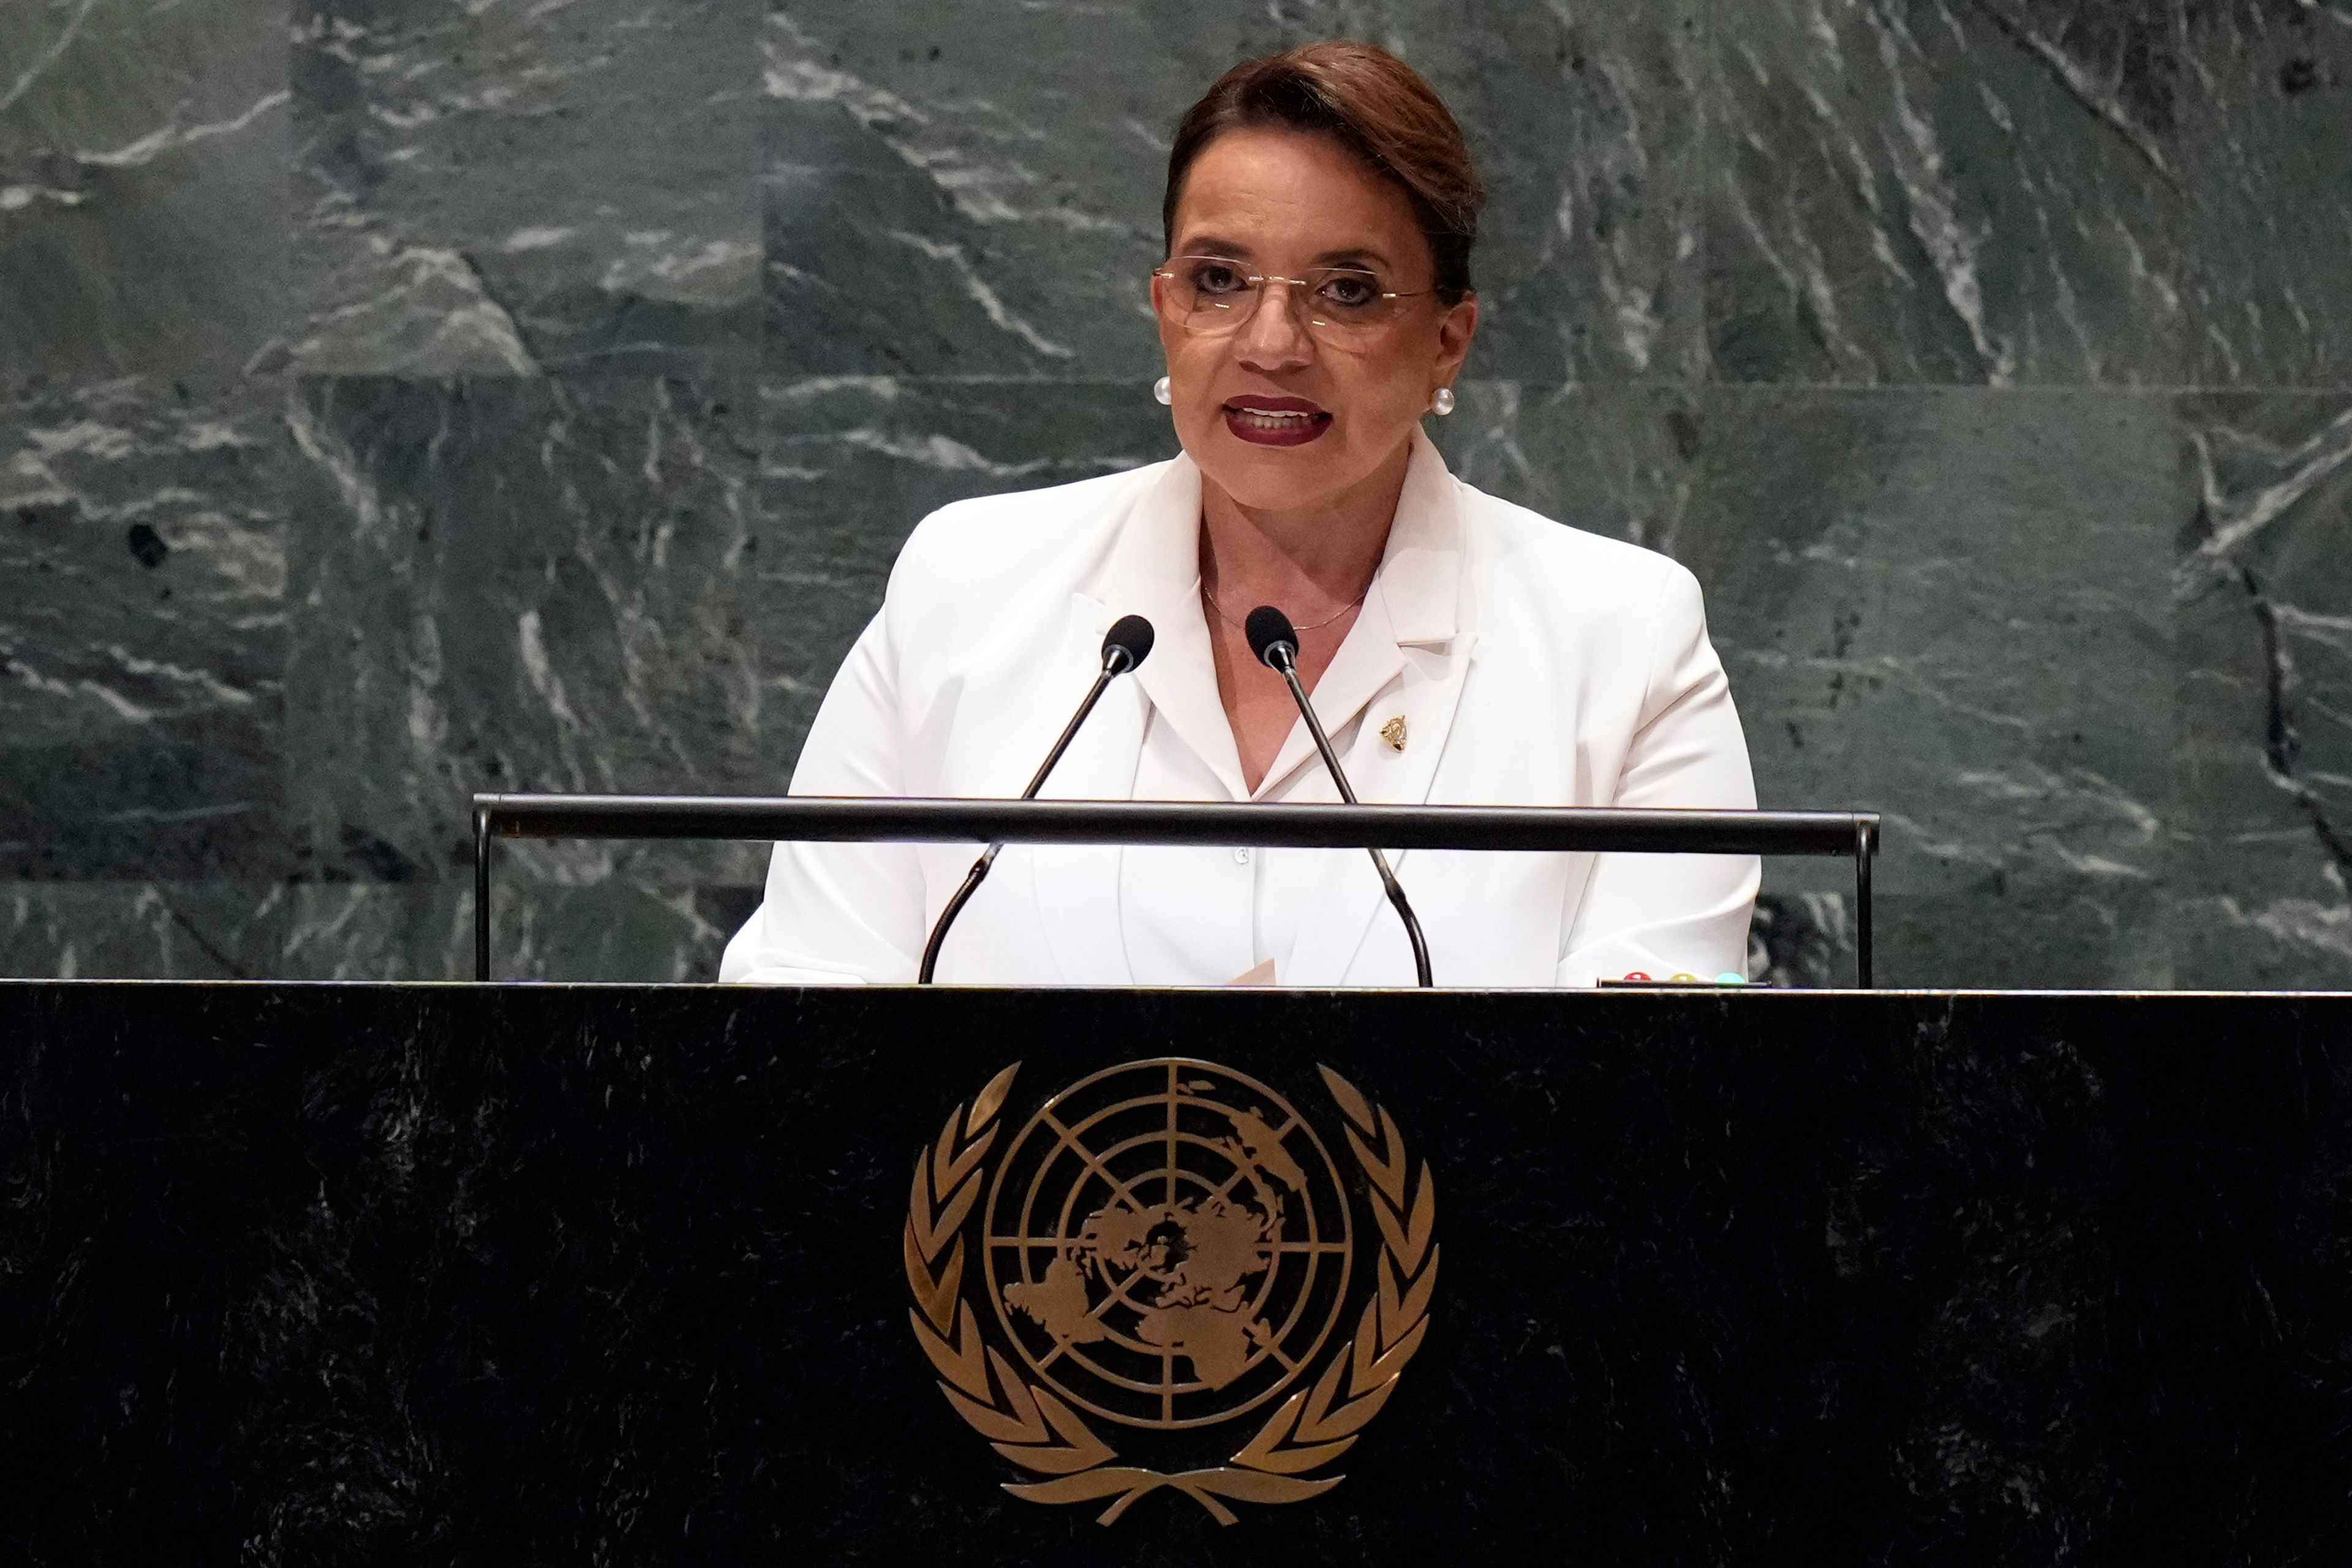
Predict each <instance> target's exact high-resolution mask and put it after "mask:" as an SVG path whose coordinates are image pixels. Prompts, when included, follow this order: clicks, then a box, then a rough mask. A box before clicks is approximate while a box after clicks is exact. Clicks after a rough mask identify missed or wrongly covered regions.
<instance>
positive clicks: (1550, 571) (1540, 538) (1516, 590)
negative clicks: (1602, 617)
mask: <svg viewBox="0 0 2352 1568" xmlns="http://www.w3.org/2000/svg"><path fill="white" fill-rule="evenodd" d="M1462 503H1463V504H1462V513H1463V520H1464V522H1465V525H1466V528H1467V531H1468V532H1469V534H1470V536H1471V538H1470V541H1469V542H1470V546H1471V548H1470V552H1469V553H1470V557H1471V559H1472V560H1473V561H1474V562H1475V563H1477V566H1476V567H1475V568H1474V569H1475V570H1478V572H1479V575H1480V577H1481V578H1482V579H1484V581H1483V582H1482V584H1481V587H1482V588H1483V589H1484V590H1486V591H1487V592H1505V593H1510V594H1517V595H1528V596H1532V597H1533V598H1535V599H1537V600H1539V601H1542V602H1546V603H1549V604H1554V605H1568V604H1573V605H1591V606H1604V605H1605V606H1630V605H1643V606H1645V607H1646V606H1649V605H1655V604H1657V603H1658V602H1659V600H1660V599H1661V598H1662V597H1664V598H1679V597H1682V596H1684V595H1685V594H1687V595H1688V596H1689V597H1690V598H1691V599H1692V600H1693V601H1694V603H1695V602H1696V598H1697V595H1698V580H1697V579H1696V577H1694V576H1692V575H1691V573H1690V570H1689V568H1687V567H1685V566H1684V565H1683V563H1681V562H1679V561H1676V560H1675V558H1674V557H1672V556H1670V555H1666V554H1663V553H1661V552H1658V551H1655V550H1652V549H1650V548H1648V547H1647V546H1645V545H1640V544H1633V543H1629V542H1626V541H1624V540H1622V539H1612V538H1611V537H1609V536H1608V535H1607V534H1603V533H1594V532H1591V531H1589V530H1586V529H1582V528H1578V527H1576V526H1574V525H1572V524H1570V523H1566V522H1559V521H1554V520H1553V519H1551V518H1549V517H1546V516H1544V515H1543V514H1542V513H1541V512H1538V511H1534V510H1529V509H1528V508H1527V507H1523V506H1520V505H1518V504H1517V503H1516V502H1512V501H1507V500H1502V499H1501V498H1499V497H1496V496H1490V495H1488V494H1486V492H1485V491H1484V490H1481V489H1477V488H1476V487H1475V486H1473V485H1470V484H1466V483H1465V484H1463V485H1462Z"/></svg>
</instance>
